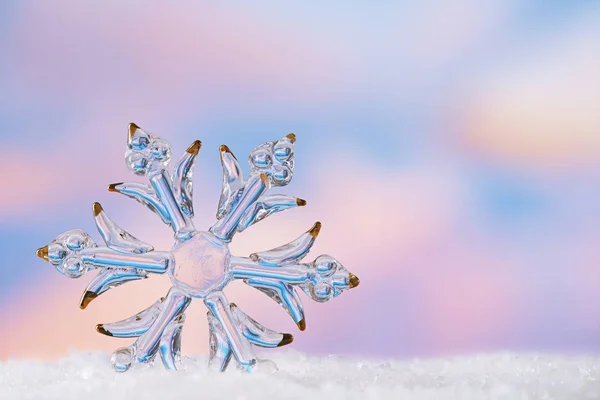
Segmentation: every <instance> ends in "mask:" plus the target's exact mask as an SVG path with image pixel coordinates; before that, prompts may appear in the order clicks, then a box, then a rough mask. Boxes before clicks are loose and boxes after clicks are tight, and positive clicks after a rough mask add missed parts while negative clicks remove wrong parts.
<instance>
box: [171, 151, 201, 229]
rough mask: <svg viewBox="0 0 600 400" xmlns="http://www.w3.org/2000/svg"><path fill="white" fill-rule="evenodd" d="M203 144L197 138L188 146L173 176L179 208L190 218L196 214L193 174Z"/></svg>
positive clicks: (174, 192)
mask: <svg viewBox="0 0 600 400" xmlns="http://www.w3.org/2000/svg"><path fill="white" fill-rule="evenodd" d="M201 146H202V142H201V141H199V140H196V141H195V142H194V143H192V144H191V145H190V147H188V149H187V150H186V151H185V153H184V154H183V156H182V157H181V160H180V161H179V163H178V164H177V166H176V167H175V170H174V171H173V176H172V178H171V180H172V182H173V195H174V196H175V200H176V201H177V204H179V209H180V210H181V211H182V212H183V213H184V214H185V215H187V216H188V217H190V218H192V217H193V216H194V204H193V182H192V175H193V173H194V164H195V161H196V156H197V155H198V151H200V147H201Z"/></svg>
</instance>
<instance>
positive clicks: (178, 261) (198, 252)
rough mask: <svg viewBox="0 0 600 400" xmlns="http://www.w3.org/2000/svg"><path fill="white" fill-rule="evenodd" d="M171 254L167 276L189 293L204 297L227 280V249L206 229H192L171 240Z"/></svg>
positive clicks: (193, 295)
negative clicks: (189, 233)
mask: <svg viewBox="0 0 600 400" xmlns="http://www.w3.org/2000/svg"><path fill="white" fill-rule="evenodd" d="M171 253H172V254H173V258H174V259H175V264H174V265H173V266H171V268H169V277H170V278H171V281H172V282H173V284H174V285H175V286H177V287H178V288H179V289H181V290H183V291H184V292H186V293H187V294H188V295H189V296H192V297H198V298H204V297H206V295H207V294H209V293H210V292H212V291H215V290H221V289H223V287H224V286H225V285H226V284H227V282H228V281H229V258H230V256H231V255H230V252H229V248H228V247H227V244H225V243H223V242H221V241H220V240H218V239H217V238H215V237H214V236H213V235H212V234H211V233H209V232H201V231H196V232H195V233H194V234H193V235H192V236H191V237H190V238H189V239H187V240H185V241H179V242H177V243H175V245H174V246H173V248H172V249H171Z"/></svg>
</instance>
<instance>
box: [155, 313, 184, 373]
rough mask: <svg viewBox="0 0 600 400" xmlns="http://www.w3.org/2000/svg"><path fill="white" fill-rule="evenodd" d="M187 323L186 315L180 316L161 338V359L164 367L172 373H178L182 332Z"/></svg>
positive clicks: (172, 322)
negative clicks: (184, 324)
mask: <svg viewBox="0 0 600 400" xmlns="http://www.w3.org/2000/svg"><path fill="white" fill-rule="evenodd" d="M184 322H185V314H179V315H178V316H177V317H175V319H173V321H171V323H169V325H167V327H166V328H165V330H164V332H163V334H162V336H161V337H160V345H159V351H160V358H161V359H162V362H163V365H164V366H165V368H166V369H168V370H170V371H176V370H177V365H176V363H177V362H178V361H179V359H180V355H181V331H182V329H183V323H184Z"/></svg>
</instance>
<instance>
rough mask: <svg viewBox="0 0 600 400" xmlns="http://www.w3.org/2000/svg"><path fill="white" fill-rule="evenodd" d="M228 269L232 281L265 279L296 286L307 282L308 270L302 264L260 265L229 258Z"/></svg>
mask: <svg viewBox="0 0 600 400" xmlns="http://www.w3.org/2000/svg"><path fill="white" fill-rule="evenodd" d="M229 269H230V271H231V277H232V278H233V279H251V278H266V279H272V280H278V281H281V282H285V283H289V284H296V285H298V284H302V283H304V282H306V281H307V280H308V269H307V268H306V266H305V265H303V264H294V265H285V266H272V265H261V264H258V263H256V262H254V261H252V260H251V259H249V258H246V257H231V259H230V261H229Z"/></svg>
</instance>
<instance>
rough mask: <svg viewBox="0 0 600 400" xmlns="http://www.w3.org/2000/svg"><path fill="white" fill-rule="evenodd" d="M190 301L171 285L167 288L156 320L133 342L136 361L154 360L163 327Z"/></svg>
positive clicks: (181, 311) (183, 309) (182, 310)
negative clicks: (169, 288) (167, 291)
mask: <svg viewBox="0 0 600 400" xmlns="http://www.w3.org/2000/svg"><path fill="white" fill-rule="evenodd" d="M190 302H191V298H189V297H188V296H187V295H186V294H185V293H184V292H183V291H181V290H180V289H177V288H175V287H173V288H171V290H169V293H168V294H167V296H166V297H165V301H164V302H163V305H162V307H161V310H160V314H159V315H158V317H157V318H156V321H154V323H153V324H152V326H150V328H149V329H148V330H147V331H146V332H144V333H143V334H142V335H141V336H140V337H139V338H138V339H137V340H136V342H135V346H134V348H135V354H134V356H135V361H136V362H137V363H147V362H150V361H152V360H154V357H155V355H156V352H157V351H158V348H159V344H160V341H161V338H162V335H163V333H164V331H165V329H166V328H167V326H168V325H169V324H170V323H171V321H173V320H174V319H175V318H176V317H177V316H178V315H180V314H182V313H183V312H184V311H185V309H186V308H187V307H188V305H189V304H190Z"/></svg>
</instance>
